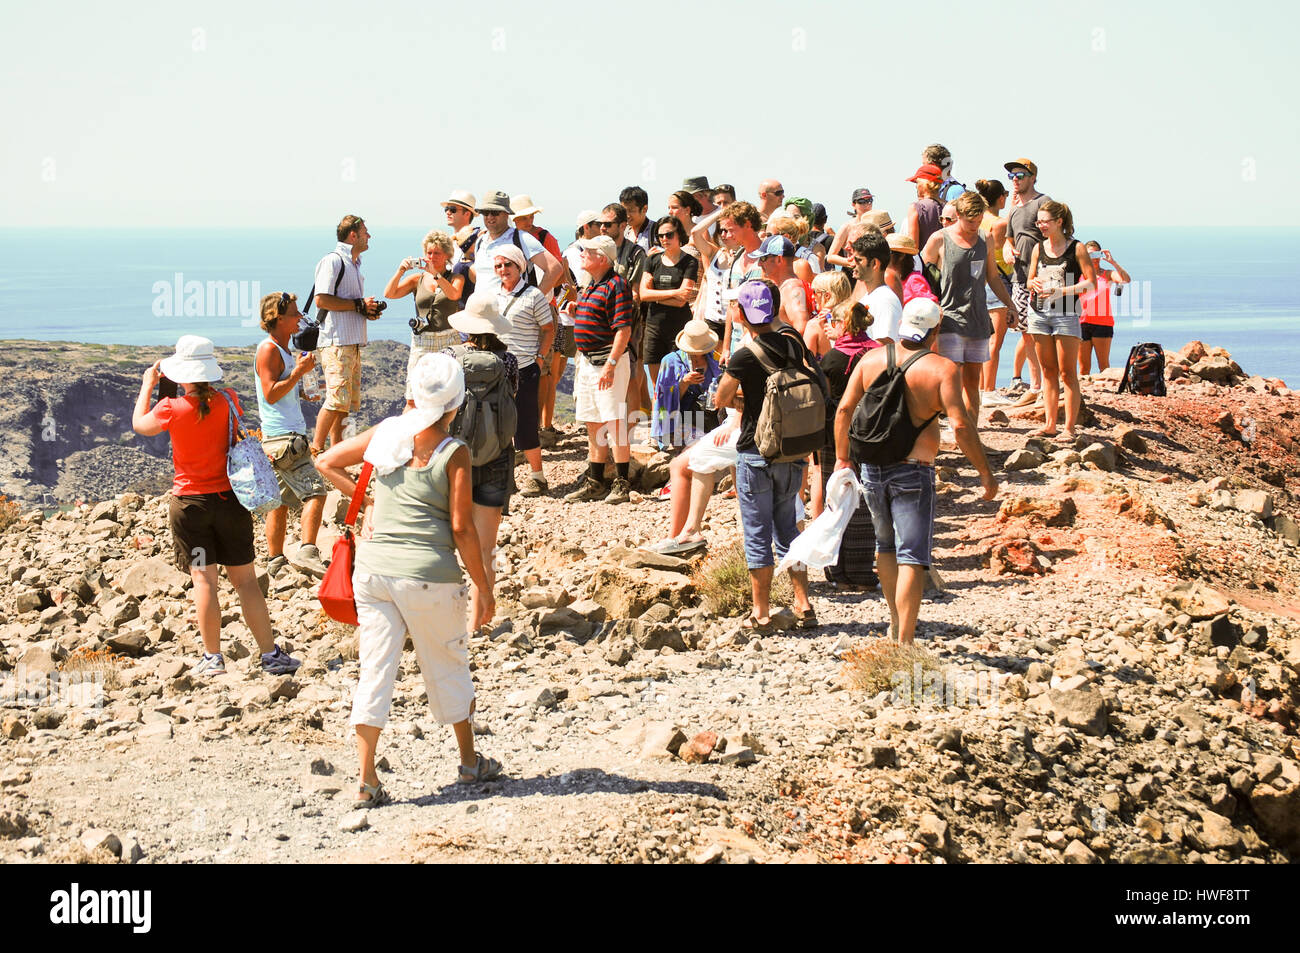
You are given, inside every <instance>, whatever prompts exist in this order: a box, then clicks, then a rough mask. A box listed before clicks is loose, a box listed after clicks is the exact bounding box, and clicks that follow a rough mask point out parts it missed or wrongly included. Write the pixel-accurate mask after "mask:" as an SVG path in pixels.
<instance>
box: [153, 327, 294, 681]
mask: <svg viewBox="0 0 1300 953" xmlns="http://www.w3.org/2000/svg"><path fill="white" fill-rule="evenodd" d="M161 377H166V379H167V380H168V381H170V382H171V383H173V384H184V385H185V393H184V394H183V395H179V396H176V397H164V398H162V399H161V400H159V401H158V403H157V404H155V405H154V407H153V409H152V410H150V409H149V401H150V399H151V397H152V395H153V391H154V388H155V387H157V386H158V381H159V379H160V378H161ZM219 380H221V366H220V365H219V364H217V361H216V358H215V357H214V356H213V347H212V342H211V341H209V340H208V339H207V338H203V337H198V336H197V335H193V334H187V335H185V336H184V337H182V338H181V339H180V340H179V341H177V342H176V353H175V354H173V355H172V356H171V357H168V358H164V359H163V360H161V361H159V362H157V363H156V364H152V365H150V367H149V369H148V370H146V371H145V372H144V380H143V382H142V383H141V385H140V396H139V397H138V398H137V399H136V402H135V411H134V413H132V415H131V426H132V428H133V429H134V430H135V432H136V433H138V434H140V436H142V437H153V436H156V435H158V434H160V433H162V432H163V431H167V432H168V433H169V434H170V435H171V438H172V462H173V464H174V466H175V469H176V477H175V479H174V480H173V482H172V495H171V499H170V501H169V503H170V507H169V510H170V512H169V518H170V522H171V531H172V550H173V554H174V556H175V561H176V566H177V567H178V568H179V569H180V570H181V571H182V572H188V573H189V574H190V579H191V580H193V582H194V588H193V590H192V592H191V598H193V600H194V613H195V615H196V616H197V617H198V625H199V635H200V636H201V637H202V639H203V658H202V659H200V660H199V663H198V664H197V665H195V666H194V668H192V669H191V670H190V674H191V675H202V676H209V675H220V674H222V673H223V672H225V670H226V662H225V659H224V658H223V657H222V655H221V601H220V599H219V598H218V595H217V591H218V588H219V582H218V575H217V567H218V566H225V567H226V577H227V578H228V579H229V580H230V584H231V585H232V586H234V587H235V592H236V593H237V594H238V595H239V605H240V608H241V609H242V610H243V616H244V624H245V625H247V626H248V628H249V631H251V632H252V633H253V638H254V639H256V640H257V647H258V650H259V651H260V652H261V653H262V670H263V671H264V672H269V673H270V674H272V675H287V674H289V673H291V672H294V671H296V670H297V668H298V666H299V665H300V664H302V663H301V662H299V661H298V660H297V659H295V658H293V657H292V656H290V655H289V654H288V653H287V652H285V651H284V650H283V649H281V648H280V647H279V646H278V645H276V644H275V640H274V636H273V634H272V632H271V616H270V614H269V613H268V612H267V611H266V600H265V599H263V598H262V590H261V589H260V588H259V587H258V584H257V574H256V572H255V571H254V569H253V517H252V515H251V514H250V513H249V512H248V510H246V509H244V507H243V506H242V505H241V504H240V502H239V500H237V499H236V498H235V494H234V492H233V491H232V490H231V488H230V479H229V478H228V477H227V476H226V454H227V453H229V451H230V404H227V403H226V400H227V399H229V400H231V401H233V402H234V406H235V407H236V408H239V401H238V399H237V398H236V397H235V392H234V391H233V390H231V389H229V388H224V389H223V390H222V391H221V392H220V393H218V392H217V391H216V390H215V389H214V388H213V387H212V384H213V382H214V381H219ZM240 412H241V413H242V408H240Z"/></svg>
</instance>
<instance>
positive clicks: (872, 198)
mask: <svg viewBox="0 0 1300 953" xmlns="http://www.w3.org/2000/svg"><path fill="white" fill-rule="evenodd" d="M875 200H876V197H875V196H874V195H868V196H867V197H866V198H865V199H854V200H853V204H854V205H870V204H871V203H872V202H874V201H875Z"/></svg>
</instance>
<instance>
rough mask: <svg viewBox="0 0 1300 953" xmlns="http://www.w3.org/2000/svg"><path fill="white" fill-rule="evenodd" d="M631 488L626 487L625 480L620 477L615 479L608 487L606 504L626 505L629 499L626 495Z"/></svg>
mask: <svg viewBox="0 0 1300 953" xmlns="http://www.w3.org/2000/svg"><path fill="white" fill-rule="evenodd" d="M631 490H632V488H631V487H630V486H628V483H627V480H624V479H623V478H622V477H615V478H614V482H613V483H612V484H611V485H610V487H609V494H608V495H607V496H606V497H605V502H606V503H626V502H627V501H628V500H630V499H631V497H630V496H629V495H628V494H629V493H630V492H631Z"/></svg>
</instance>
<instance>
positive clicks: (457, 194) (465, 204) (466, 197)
mask: <svg viewBox="0 0 1300 953" xmlns="http://www.w3.org/2000/svg"><path fill="white" fill-rule="evenodd" d="M448 205H459V206H460V207H461V208H467V209H469V210H470V211H471V212H472V211H474V193H473V192H466V191H465V190H464V189H453V190H452V193H451V195H449V196H447V198H446V200H445V201H444V202H443V203H442V207H443V208H446V207H447V206H448Z"/></svg>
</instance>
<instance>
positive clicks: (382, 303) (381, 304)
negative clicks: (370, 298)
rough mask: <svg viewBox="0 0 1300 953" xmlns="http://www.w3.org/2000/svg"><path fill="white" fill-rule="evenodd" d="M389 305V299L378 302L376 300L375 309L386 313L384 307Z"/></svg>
mask: <svg viewBox="0 0 1300 953" xmlns="http://www.w3.org/2000/svg"><path fill="white" fill-rule="evenodd" d="M387 307H388V302H387V301H376V302H375V310H376V311H378V312H379V313H380V314H383V313H384V309H385V308H387Z"/></svg>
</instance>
